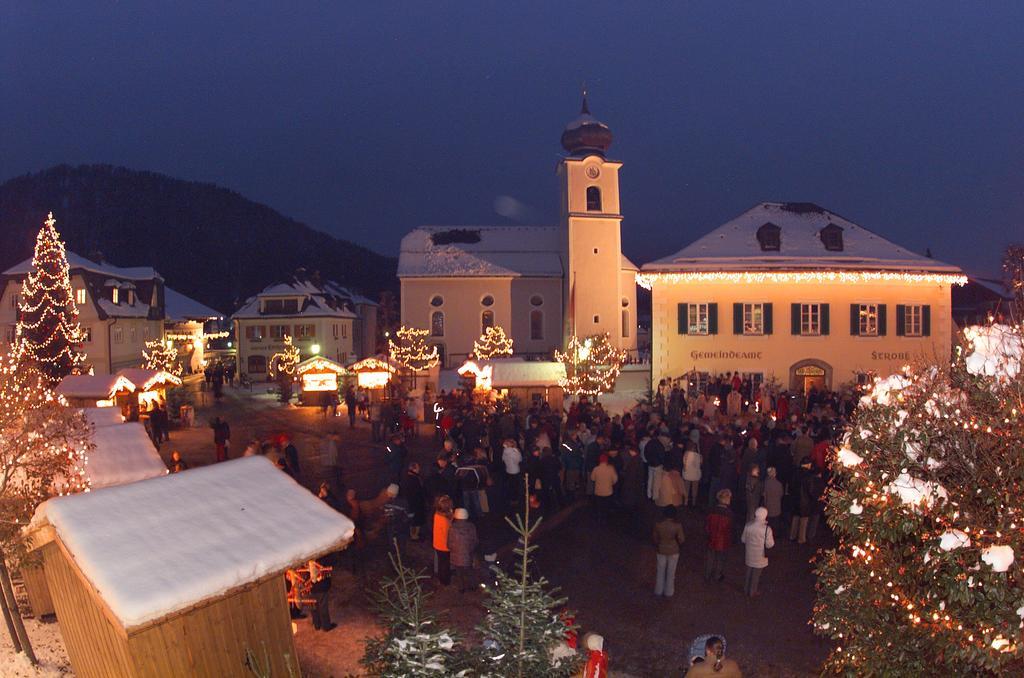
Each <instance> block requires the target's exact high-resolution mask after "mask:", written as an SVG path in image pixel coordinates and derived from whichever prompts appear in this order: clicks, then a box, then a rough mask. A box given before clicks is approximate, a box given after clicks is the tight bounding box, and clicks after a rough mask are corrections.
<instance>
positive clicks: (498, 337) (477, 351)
mask: <svg viewBox="0 0 1024 678" xmlns="http://www.w3.org/2000/svg"><path fill="white" fill-rule="evenodd" d="M512 343H513V342H512V337H510V336H508V335H507V334H505V330H504V329H503V328H501V327H499V326H497V325H494V326H492V327H488V328H486V329H484V332H483V334H481V335H480V338H479V339H476V340H475V341H474V342H473V355H474V357H476V358H477V359H478V360H491V359H492V358H509V357H511V356H512Z"/></svg>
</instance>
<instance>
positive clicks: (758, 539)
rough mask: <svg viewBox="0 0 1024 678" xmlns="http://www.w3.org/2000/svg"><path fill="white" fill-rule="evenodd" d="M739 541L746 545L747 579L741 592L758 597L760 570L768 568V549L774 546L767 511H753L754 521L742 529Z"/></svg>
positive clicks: (759, 509)
mask: <svg viewBox="0 0 1024 678" xmlns="http://www.w3.org/2000/svg"><path fill="white" fill-rule="evenodd" d="M740 541H742V542H743V543H744V544H745V545H746V563H747V578H746V581H745V583H744V585H743V592H744V593H746V594H747V595H748V596H750V597H751V598H754V597H756V596H758V595H760V594H759V593H758V592H757V584H758V582H759V581H760V580H761V570H763V569H764V568H766V567H768V549H770V548H772V547H773V546H775V535H774V534H772V528H771V527H769V526H768V509H766V508H765V507H763V506H761V507H758V509H757V510H756V511H754V519H753V520H752V521H750V522H749V523H747V526H746V527H744V528H743V536H742V537H741V538H740Z"/></svg>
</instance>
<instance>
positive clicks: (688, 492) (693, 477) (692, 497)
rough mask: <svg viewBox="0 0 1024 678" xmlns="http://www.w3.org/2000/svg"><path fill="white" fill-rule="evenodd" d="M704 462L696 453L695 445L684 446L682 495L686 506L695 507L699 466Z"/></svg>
mask: <svg viewBox="0 0 1024 678" xmlns="http://www.w3.org/2000/svg"><path fill="white" fill-rule="evenodd" d="M702 461H704V460H703V458H702V457H701V453H700V452H698V451H697V445H696V444H695V443H692V442H691V443H688V444H687V445H686V453H685V454H683V489H684V492H683V495H684V497H685V499H684V501H685V503H686V504H687V505H688V506H696V505H697V492H698V490H699V488H700V465H701V462H702Z"/></svg>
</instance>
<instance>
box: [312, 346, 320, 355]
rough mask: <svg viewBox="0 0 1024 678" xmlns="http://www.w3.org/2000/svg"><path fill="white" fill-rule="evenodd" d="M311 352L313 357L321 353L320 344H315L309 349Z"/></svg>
mask: <svg viewBox="0 0 1024 678" xmlns="http://www.w3.org/2000/svg"><path fill="white" fill-rule="evenodd" d="M309 350H310V351H312V352H313V355H317V354H318V353H320V344H313V345H312V346H310V347H309Z"/></svg>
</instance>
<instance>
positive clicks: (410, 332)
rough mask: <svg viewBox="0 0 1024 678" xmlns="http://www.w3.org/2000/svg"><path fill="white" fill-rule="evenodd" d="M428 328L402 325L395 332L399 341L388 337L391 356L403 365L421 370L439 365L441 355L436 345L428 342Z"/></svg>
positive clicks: (414, 369) (417, 370) (416, 370)
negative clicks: (421, 328)
mask: <svg viewBox="0 0 1024 678" xmlns="http://www.w3.org/2000/svg"><path fill="white" fill-rule="evenodd" d="M428 336H430V332H429V331H428V330H420V329H416V328H415V327H401V328H399V329H398V331H397V332H395V337H396V338H397V339H398V341H395V340H393V339H388V349H389V350H390V352H391V357H392V358H393V359H394V360H395V361H396V362H398V363H399V364H401V365H404V366H405V367H407V368H409V369H410V370H413V371H414V372H420V371H422V370H429V369H432V368H434V367H436V366H437V364H438V363H439V362H440V356H439V355H438V353H437V347H436V346H430V345H429V344H427V337H428Z"/></svg>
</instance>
